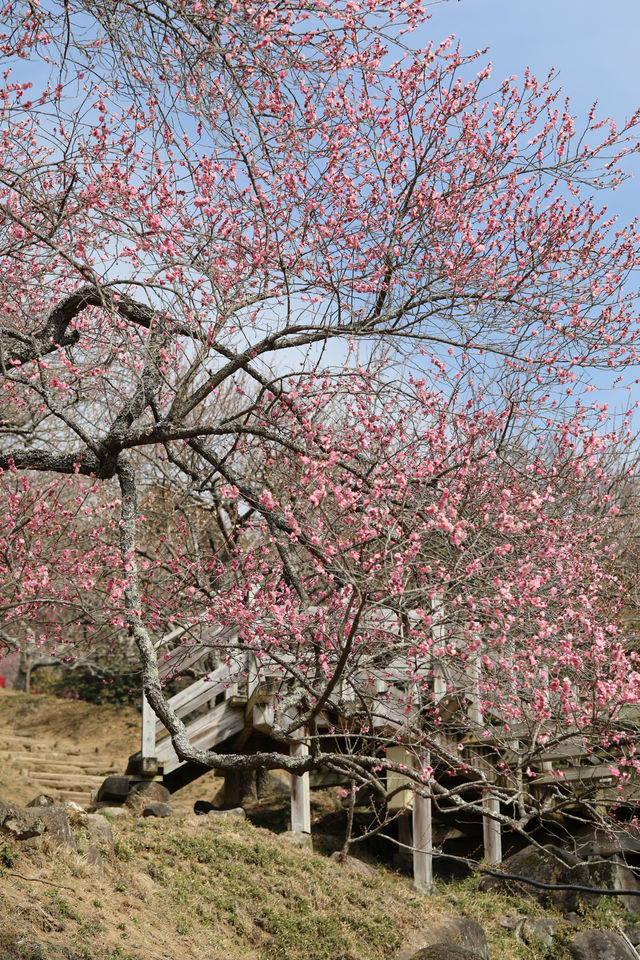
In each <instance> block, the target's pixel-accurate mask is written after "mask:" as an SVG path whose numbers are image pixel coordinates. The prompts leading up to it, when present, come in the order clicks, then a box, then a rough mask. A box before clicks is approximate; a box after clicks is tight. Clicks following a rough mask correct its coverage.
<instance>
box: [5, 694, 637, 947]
mask: <svg viewBox="0 0 640 960" xmlns="http://www.w3.org/2000/svg"><path fill="white" fill-rule="evenodd" d="M0 724H2V726H3V728H4V729H5V731H7V730H9V731H10V730H13V729H15V727H14V724H19V727H20V729H21V730H23V731H27V732H33V735H34V737H45V736H46V737H54V736H55V737H56V738H57V739H56V743H57V745H58V749H59V750H63V749H64V747H65V746H68V747H69V748H70V749H73V748H78V747H80V748H82V750H83V751H88V750H91V749H93V750H96V749H97V750H98V753H100V752H101V751H102V750H103V748H104V750H106V751H107V752H109V753H110V754H114V756H115V757H118V756H121V757H122V759H124V758H125V757H126V755H127V754H128V753H129V752H131V751H132V750H133V749H135V746H136V738H137V724H138V718H137V715H136V713H135V711H132V710H127V709H122V708H116V707H107V706H104V707H103V706H100V707H99V706H92V705H90V704H86V703H80V702H70V701H56V700H53V699H52V698H47V697H42V698H39V697H26V696H25V695H20V694H7V695H4V696H0ZM111 759H112V758H111ZM1 779H2V786H1V787H0V798H1V799H2V800H4V801H6V802H10V803H15V802H24V801H25V800H28V799H30V797H28V796H27V793H28V789H29V784H28V783H24V782H23V779H22V780H21V776H20V774H19V772H18V771H15V770H12V769H11V768H10V767H9V766H8V765H7V764H5V766H4V767H3V770H2V776H1ZM219 784H220V781H219V780H215V778H213V776H212V775H211V774H209V775H207V777H206V778H203V779H202V780H200V781H197V782H196V783H194V784H191V785H190V786H189V787H188V788H186V790H185V791H182V792H181V793H179V794H176V795H174V797H173V798H172V803H173V806H174V808H175V810H176V811H177V815H176V816H175V817H172V818H170V819H164V820H155V819H141V818H139V817H137V816H136V815H135V813H132V812H128V813H126V814H125V815H123V816H119V817H116V818H104V819H105V823H110V825H111V828H112V831H113V845H112V846H111V845H110V844H109V843H107V844H106V845H101V846H100V852H101V862H92V859H93V860H94V861H95V857H94V858H92V856H91V851H90V846H91V840H90V837H89V833H88V829H87V818H86V816H85V815H84V814H83V813H80V812H76V813H73V814H71V820H72V824H73V829H74V834H75V839H76V842H77V846H78V849H77V851H73V850H69V849H58V848H54V847H53V846H52V845H51V841H49V840H47V838H46V836H45V837H44V838H43V837H36V838H33V839H32V840H27V841H24V840H23V841H14V840H12V839H9V838H2V837H0V915H1V916H2V924H1V925H0V960H45V958H46V960H49V958H52V960H241V958H242V960H392V958H394V957H395V956H396V955H397V952H398V950H399V949H400V948H401V947H402V946H403V945H405V946H406V945H407V944H410V943H419V942H420V932H421V931H424V930H425V929H426V928H429V927H430V926H432V925H433V924H434V923H436V922H437V921H439V920H440V919H442V918H444V917H447V916H454V915H458V916H459V915H465V916H468V917H471V918H472V919H474V920H476V921H479V922H480V923H481V924H482V925H483V927H484V929H485V931H486V934H487V940H488V944H489V954H490V957H491V960H543V958H548V957H554V958H561V957H565V956H568V954H567V953H566V951H565V949H564V947H563V946H562V940H563V939H564V938H565V935H566V936H569V934H570V932H571V928H570V924H569V923H568V922H567V921H566V920H564V919H563V918H562V917H561V915H560V914H555V913H553V912H552V911H549V910H547V911H544V910H543V909H542V908H541V907H539V906H537V905H535V904H526V905H524V906H523V903H522V901H518V900H517V899H514V898H509V897H506V896H504V895H498V894H489V893H479V892H478V887H477V881H476V880H475V879H469V880H466V881H457V882H451V883H449V884H447V883H444V882H442V881H441V882H440V883H439V885H438V886H439V892H438V893H437V894H436V895H434V896H432V897H425V896H422V895H420V894H418V893H416V892H415V891H414V890H413V889H412V887H411V884H410V880H409V878H408V877H407V876H406V875H403V874H401V873H396V872H394V871H392V870H391V869H389V868H388V866H385V865H384V864H381V863H377V862H374V861H372V862H370V863H369V864H368V865H363V864H361V863H358V862H355V863H354V862H351V863H347V865H344V866H342V865H339V864H338V863H336V862H335V861H333V860H331V859H330V858H329V857H327V856H324V855H320V854H317V853H311V852H309V851H307V850H304V849H300V848H298V847H296V846H293V845H292V844H291V842H290V841H289V840H288V839H287V838H286V837H285V836H284V835H282V834H278V833H275V832H273V831H271V830H267V829H264V828H263V827H259V826H256V825H255V823H251V822H249V821H248V820H247V821H245V820H242V819H238V818H236V817H230V816H223V815H221V814H218V813H215V814H210V815H208V816H205V817H196V816H195V815H193V814H192V813H189V812H188V811H189V810H190V809H191V807H192V803H193V799H194V797H195V798H197V797H201V798H203V799H210V798H211V796H212V795H213V793H214V791H215V789H216V787H217V785H219ZM32 793H33V790H32ZM278 802H279V803H280V806H281V807H282V808H283V807H284V798H282V799H281V800H280V801H276V806H277V803H278ZM330 805H331V796H330V795H329V794H325V795H324V796H319V797H318V798H317V804H316V808H315V817H316V821H318V819H319V817H320V815H321V813H322V810H324V811H325V812H326V810H327V809H328V807H329V806H330ZM334 808H335V809H336V811H337V810H338V809H339V805H338V804H337V801H336V803H335V804H334ZM263 812H264V813H266V811H263ZM281 812H282V816H281V817H278V816H277V810H276V809H275V807H274V808H273V809H271V810H270V814H271V816H272V817H273V820H274V822H277V821H278V820H279V821H280V824H281V825H282V823H283V821H284V810H283V809H282V811H281ZM94 819H95V820H98V819H99V820H100V823H102V820H103V818H102V817H96V818H94ZM323 822H326V817H325V820H323ZM318 829H319V827H318V826H316V830H318ZM316 839H317V843H316V846H317V847H323V846H325V847H326V840H327V838H326V837H325V838H323V837H321V836H317V837H316ZM510 910H511V911H513V910H524V912H526V913H527V914H529V915H531V916H546V917H553V918H554V919H555V920H556V921H557V922H558V923H559V927H558V937H557V938H556V941H555V942H554V947H553V952H549V951H548V949H547V948H545V947H544V945H543V944H542V942H541V941H539V942H530V943H529V944H525V943H524V942H523V941H522V940H520V939H519V938H518V937H517V936H516V935H515V933H514V932H512V931H509V930H507V929H506V928H505V927H504V925H502V924H501V923H500V921H499V919H498V918H499V917H500V916H501V915H504V914H505V913H507V912H508V911H510ZM624 919H625V915H624V911H623V910H622V908H621V907H620V905H618V904H616V903H612V902H608V903H606V904H604V905H602V904H601V905H599V906H598V907H597V909H591V910H589V911H587V915H586V918H585V920H584V921H583V923H584V924H585V925H588V926H614V925H615V924H617V923H620V922H622V921H624Z"/></svg>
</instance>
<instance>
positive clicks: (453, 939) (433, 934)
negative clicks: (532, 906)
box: [396, 917, 524, 960]
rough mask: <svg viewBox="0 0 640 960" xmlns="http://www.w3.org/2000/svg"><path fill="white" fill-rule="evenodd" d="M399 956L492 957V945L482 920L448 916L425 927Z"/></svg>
mask: <svg viewBox="0 0 640 960" xmlns="http://www.w3.org/2000/svg"><path fill="white" fill-rule="evenodd" d="M523 919H524V918H523ZM396 960H489V948H488V946H487V938H486V936H485V933H484V930H483V929H482V927H481V926H480V924H479V923H476V922H475V920H470V919H469V918H468V917H449V918H448V919H447V920H443V921H442V922H441V923H438V924H436V925H435V926H434V927H431V928H429V929H428V930H425V931H423V932H422V934H420V935H419V936H418V938H417V939H416V940H414V946H413V947H410V948H408V949H407V948H405V949H403V950H400V951H399V952H398V953H397V954H396Z"/></svg>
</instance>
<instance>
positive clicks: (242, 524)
mask: <svg viewBox="0 0 640 960" xmlns="http://www.w3.org/2000/svg"><path fill="white" fill-rule="evenodd" d="M107 6H108V9H106V10H105V9H104V6H103V5H99V4H94V3H93V2H92V0H65V2H58V0H42V2H41V3H39V4H32V3H22V2H19V0H13V2H12V0H8V2H5V4H4V9H3V18H4V23H5V27H4V32H3V33H2V35H1V50H2V56H3V59H4V62H5V66H6V69H5V73H4V79H3V86H2V98H1V103H0V111H1V123H2V138H1V139H0V154H1V157H0V159H1V162H0V223H1V228H2V247H1V249H0V257H1V258H2V275H1V277H0V291H1V304H2V307H1V313H0V373H1V378H2V398H3V400H2V445H1V450H0V467H1V468H2V471H3V473H2V490H3V497H4V503H5V518H6V519H5V526H4V534H3V537H2V554H1V557H2V560H1V574H2V581H3V593H4V603H3V613H4V619H5V630H7V631H10V629H11V624H14V626H15V625H22V626H20V629H22V628H23V625H24V624H25V623H26V622H32V623H37V630H38V635H39V637H40V638H41V639H42V642H43V643H45V644H50V643H52V642H56V643H57V644H58V645H59V644H60V643H61V642H63V641H64V639H65V636H64V624H65V622H66V620H67V619H68V618H69V616H70V615H71V616H72V617H76V616H80V615H81V616H83V617H84V618H85V619H86V618H87V617H90V618H91V619H92V620H94V621H95V622H96V623H101V624H105V623H106V624H107V625H108V626H110V627H111V628H117V629H121V630H123V631H124V630H128V631H129V632H130V634H131V636H132V637H133V638H134V639H135V642H136V644H137V648H138V651H139V654H140V657H141V662H142V665H143V670H144V689H145V693H146V696H147V698H148V700H149V702H150V703H151V705H152V706H153V709H154V710H155V711H156V713H157V715H158V717H159V718H160V719H161V720H162V722H163V723H164V724H165V725H166V727H167V728H168V729H169V730H170V732H171V735H172V737H173V742H174V745H175V748H176V750H177V752H178V754H179V756H180V757H182V758H183V759H190V760H194V761H196V762H198V763H204V764H207V765H210V766H217V767H221V768H227V769H228V768H230V767H233V766H235V767H244V768H250V767H257V766H259V765H261V766H264V767H284V768H286V769H289V770H291V771H293V772H302V771H305V770H309V769H312V768H315V767H319V766H322V765H325V766H330V767H333V768H334V769H336V770H338V771H340V772H341V773H342V774H344V775H347V776H349V777H350V778H351V779H352V780H353V781H354V782H355V783H356V784H358V785H364V784H369V785H372V786H373V787H374V789H376V790H378V791H380V792H383V793H384V791H385V790H386V781H385V772H386V769H393V770H395V771H396V772H402V773H404V774H405V775H406V776H407V777H409V778H410V779H413V781H414V782H415V783H416V784H417V785H418V787H419V788H420V789H423V790H424V789H427V788H426V787H425V784H427V785H428V789H429V790H430V791H432V793H433V795H434V797H435V799H436V800H438V801H439V802H441V803H442V804H443V806H446V805H447V804H448V805H449V806H453V807H455V808H460V807H463V808H470V809H480V803H481V789H491V790H492V791H494V792H495V793H496V795H498V796H499V798H500V800H501V801H502V807H501V810H502V812H501V813H500V812H498V813H497V814H496V816H497V817H498V819H500V818H502V819H503V820H505V821H508V822H509V823H512V824H515V825H516V826H517V827H518V828H521V829H525V828H526V827H527V825H528V824H530V822H531V820H532V819H533V818H534V817H536V816H538V815H539V813H540V809H541V807H540V805H541V804H543V803H544V804H547V805H548V804H549V803H552V805H555V807H564V806H566V805H567V804H568V802H569V797H568V794H567V793H566V792H565V791H564V790H563V786H562V783H561V779H562V777H561V775H560V774H558V775H557V777H556V781H557V782H556V783H555V784H554V783H553V782H552V787H553V789H550V790H547V791H546V793H545V795H544V797H543V796H542V794H540V795H538V794H536V792H535V790H532V789H529V788H527V789H525V786H524V784H525V782H526V780H527V778H528V779H529V780H533V779H534V776H535V775H540V772H541V771H542V770H543V768H544V764H548V757H549V756H551V755H553V751H554V749H555V750H556V751H557V750H559V749H560V746H561V745H562V744H563V743H564V742H567V743H568V744H569V746H570V750H571V749H572V750H574V753H575V751H576V750H578V752H579V753H581V754H583V755H585V756H588V757H596V758H597V757H600V759H601V760H602V761H603V762H606V763H607V764H609V765H610V766H611V776H612V777H613V778H615V779H616V781H617V782H619V783H620V785H621V796H622V795H624V781H625V778H627V776H628V775H629V772H630V771H635V768H636V764H637V761H636V760H635V753H634V751H635V735H634V733H633V729H632V727H631V726H630V719H629V717H630V715H631V713H632V710H633V708H634V707H635V706H637V703H638V696H639V689H640V688H639V683H640V673H639V672H638V669H637V656H636V653H635V652H634V650H633V648H632V646H631V645H630V643H629V642H628V639H627V638H625V636H624V635H623V634H622V633H621V630H620V623H619V620H620V617H619V610H620V604H621V589H622V588H621V586H620V584H619V583H618V581H617V580H616V578H615V576H614V553H615V546H613V547H612V543H614V542H615V538H614V540H613V541H612V538H611V530H612V525H613V524H614V522H615V517H614V516H613V515H612V509H611V508H612V507H615V504H614V503H613V502H612V498H611V494H610V493H609V492H607V490H606V485H607V483H608V478H610V475H611V471H612V470H615V465H614V466H612V451H613V450H615V449H616V446H619V445H620V444H627V443H628V442H629V435H628V422H627V423H626V424H624V425H623V426H622V427H618V428H617V429H614V427H613V425H612V423H611V422H610V421H608V420H607V414H606V412H605V411H603V410H602V409H594V407H588V406H587V405H586V404H585V402H584V401H582V400H579V402H578V403H577V405H576V406H575V408H572V409H571V410H570V411H569V410H568V409H567V408H566V404H565V405H564V406H563V404H562V403H560V401H559V396H560V395H561V394H562V395H564V396H565V397H566V396H567V395H571V394H575V395H576V396H578V397H580V380H581V377H582V374H583V373H584V371H586V370H589V369H592V368H601V369H602V370H604V371H608V370H614V371H615V372H616V373H617V372H618V371H619V370H620V369H621V368H623V367H630V366H631V365H632V364H634V363H635V362H636V360H637V356H636V349H637V346H636V340H637V315H636V301H635V291H632V290H630V289H628V287H627V286H626V283H627V280H628V275H629V273H630V271H631V269H632V268H633V267H635V266H636V264H637V258H638V241H639V237H638V233H637V231H636V228H635V226H630V227H626V228H624V227H623V228H620V227H618V226H617V225H615V224H614V222H613V221H612V220H610V219H608V215H607V213H606V209H605V208H602V209H601V208H600V207H599V206H598V204H597V203H596V200H595V199H594V197H595V194H594V191H595V190H596V189H606V188H613V187H615V186H616V185H617V184H618V183H619V182H620V181H621V179H622V178H623V176H624V173H623V170H622V168H621V166H620V164H621V161H622V158H623V156H624V154H625V153H626V152H627V151H629V150H632V149H635V137H636V128H637V124H638V120H639V116H638V115H636V116H634V117H633V118H632V119H631V120H630V121H629V122H628V123H627V124H626V126H625V127H624V128H623V129H622V130H621V131H618V130H616V128H615V126H614V125H613V124H612V123H609V122H602V121H599V120H597V119H596V117H595V113H593V112H592V113H591V114H590V115H589V117H588V118H587V121H586V127H585V130H584V131H582V132H576V130H575V120H574V118H573V117H572V115H571V113H570V109H569V105H568V104H567V103H566V101H564V100H563V99H562V98H561V95H560V93H559V92H558V91H557V90H555V89H554V88H553V84H552V80H549V81H547V82H545V83H539V82H538V81H536V80H535V78H534V77H532V76H531V75H530V74H529V73H526V74H525V76H524V79H523V81H522V82H521V83H517V82H516V81H515V80H514V79H510V80H507V81H504V82H503V83H501V84H494V85H492V84H491V81H490V77H489V69H488V68H486V67H484V66H483V65H482V63H481V58H480V55H479V54H477V53H476V54H473V55H472V56H463V54H462V53H461V52H460V50H459V48H458V47H456V46H455V44H454V43H453V41H452V40H451V39H449V40H446V41H445V42H443V43H440V44H435V43H434V44H429V45H427V46H426V47H425V48H424V49H417V50H412V49H410V48H409V47H408V46H407V43H408V37H410V36H411V30H412V29H414V28H415V27H416V26H417V25H419V24H424V23H425V22H426V20H427V13H426V11H425V10H424V9H423V8H422V6H421V5H420V3H419V2H413V0H412V2H408V0H371V2H369V0H367V2H361V0H349V2H347V3H338V4H331V5H327V4H326V3H325V2H324V0H284V2H279V3H267V4H265V3H261V4H259V5H255V4H253V3H251V2H236V0H233V2H226V0H225V2H221V3H220V2H216V3H214V2H211V0H198V2H194V0H155V2H154V3H152V4H148V5H140V4H138V3H137V2H135V0H118V2H117V3H113V4H110V5H107ZM381 351H383V352H381ZM42 477H44V478H45V479H44V480H43V479H42ZM162 491H164V493H165V494H167V504H168V505H169V507H170V509H165V510H163V511H158V510H157V505H158V503H159V496H160V494H161V492H162ZM167 491H169V493H167ZM614 512H615V511H613V513H614ZM158 518H159V519H158ZM88 594H91V598H92V599H91V603H90V604H89V606H90V607H91V610H90V611H89V612H88V611H87V607H88V602H87V595H88ZM96 598H97V599H96ZM81 610H82V613H81V614H80V612H79V611H81ZM176 624H178V625H182V626H184V627H185V628H187V627H188V628H189V629H191V630H192V632H193V635H194V636H197V637H198V638H199V639H200V640H203V641H204V640H206V638H207V630H208V629H209V630H210V628H211V626H212V625H216V624H224V625H226V626H230V625H231V626H233V627H234V628H235V630H236V631H237V640H234V642H233V643H231V642H230V641H229V636H228V634H225V635H224V639H220V640H219V641H218V642H216V641H215V640H211V633H209V640H208V642H209V643H211V644H212V646H213V647H214V648H216V649H217V652H218V654H219V655H220V657H221V658H223V659H227V660H229V659H232V658H234V657H236V656H240V655H242V656H244V655H245V654H246V653H247V652H250V653H251V654H252V655H253V657H254V659H255V662H256V664H257V667H258V670H264V671H267V670H268V671H270V672H271V674H272V675H273V673H274V671H275V672H276V674H278V672H279V684H280V686H279V694H278V697H277V699H276V713H275V718H274V728H273V729H274V736H275V737H276V738H280V740H281V741H282V742H284V743H286V742H287V741H288V740H291V739H292V738H293V737H295V735H296V733H299V732H300V730H301V729H302V728H304V729H305V730H306V731H307V735H308V738H309V742H310V744H311V750H310V754H309V755H308V756H300V755H294V756H292V755H290V754H289V751H288V749H285V748H284V747H283V748H282V749H275V748H274V750H272V751H270V752H262V753H257V754H253V755H251V756H245V755H242V754H240V753H224V754H223V753H216V752H215V751H202V750H199V749H197V748H195V747H194V746H193V745H192V744H191V743H190V742H189V738H188V736H187V734H186V730H185V727H184V725H183V724H182V722H181V721H180V719H179V718H178V717H177V716H176V714H175V713H174V712H173V711H172V709H171V707H170V706H169V705H168V704H167V701H166V699H165V697H164V695H163V689H162V683H161V680H160V675H159V667H158V651H157V639H158V637H162V635H163V634H164V633H165V632H166V631H167V630H168V629H170V628H172V627H174V626H175V625H176ZM399 740H400V742H401V743H403V744H404V745H405V747H406V750H407V752H408V754H416V756H417V757H418V760H417V761H416V764H415V765H412V763H411V762H409V760H407V762H406V764H405V763H401V762H396V761H393V762H390V761H385V748H386V747H387V746H388V745H390V744H394V743H395V744H396V745H397V743H398V741H399ZM465 743H466V744H467V746H465ZM576 745H577V746H576ZM578 748H579V749H578ZM568 749H569V748H568ZM570 750H569V752H570ZM427 756H428V757H430V761H429V762H430V766H425V764H426V758H427ZM435 767H437V768H438V769H439V770H441V771H445V772H448V773H449V774H450V775H451V776H450V783H449V785H445V784H444V783H443V782H442V780H441V779H440V778H436V779H435V780H432V779H431V778H430V770H431V768H435ZM546 779H547V781H549V780H550V779H551V781H553V776H551V777H549V775H547V778H546ZM451 784H453V785H451ZM550 797H551V800H550V799H549V798H550ZM593 799H594V795H593V791H592V789H591V784H589V785H588V788H586V789H585V792H584V797H583V800H584V802H585V803H589V802H591V801H592V800H593ZM594 809H596V807H595V804H594Z"/></svg>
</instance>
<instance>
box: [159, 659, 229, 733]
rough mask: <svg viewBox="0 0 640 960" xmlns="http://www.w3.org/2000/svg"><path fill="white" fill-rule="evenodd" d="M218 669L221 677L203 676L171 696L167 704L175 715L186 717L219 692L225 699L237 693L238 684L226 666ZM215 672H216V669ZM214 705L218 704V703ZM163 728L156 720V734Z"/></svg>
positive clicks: (181, 717)
mask: <svg viewBox="0 0 640 960" xmlns="http://www.w3.org/2000/svg"><path fill="white" fill-rule="evenodd" d="M219 670H222V671H223V673H222V677H221V678H220V677H219V678H218V679H215V680H214V679H213V674H211V676H210V677H203V678H202V679H200V680H196V681H195V683H192V684H191V686H189V687H186V688H185V689H184V690H181V691H180V693H176V694H175V696H173V697H171V699H170V700H169V705H170V706H171V707H173V709H174V711H175V713H176V715H177V716H178V717H180V719H183V718H184V717H188V716H189V714H190V713H193V711H194V710H197V709H198V707H201V706H202V705H203V704H205V703H208V701H209V700H213V699H214V698H215V697H216V696H217V695H218V694H220V693H224V694H225V700H228V699H229V698H230V697H233V696H235V695H236V694H237V692H238V684H237V683H235V682H234V681H233V677H232V675H231V674H229V672H228V670H227V668H226V667H221V668H219ZM215 672H216V673H218V671H215ZM236 676H237V674H236ZM215 706H219V704H216V705H215ZM212 709H213V708H212ZM163 730H164V726H163V725H162V723H161V722H160V721H158V722H157V724H156V736H158V734H160V733H161V732H162V731H163Z"/></svg>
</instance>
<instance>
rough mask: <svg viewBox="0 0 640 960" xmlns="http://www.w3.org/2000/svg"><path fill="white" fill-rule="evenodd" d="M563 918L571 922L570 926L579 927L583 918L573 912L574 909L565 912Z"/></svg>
mask: <svg viewBox="0 0 640 960" xmlns="http://www.w3.org/2000/svg"><path fill="white" fill-rule="evenodd" d="M564 918H565V920H566V921H567V923H570V924H571V926H572V927H579V926H580V924H581V923H582V922H583V918H582V917H581V916H580V914H579V913H575V912H574V911H572V912H571V913H565V915H564Z"/></svg>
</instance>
